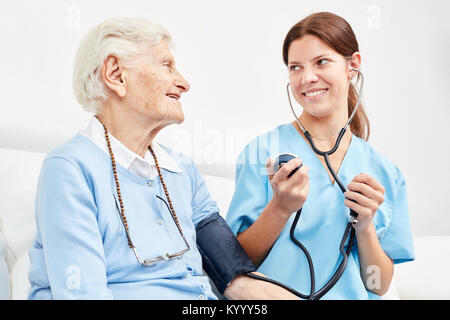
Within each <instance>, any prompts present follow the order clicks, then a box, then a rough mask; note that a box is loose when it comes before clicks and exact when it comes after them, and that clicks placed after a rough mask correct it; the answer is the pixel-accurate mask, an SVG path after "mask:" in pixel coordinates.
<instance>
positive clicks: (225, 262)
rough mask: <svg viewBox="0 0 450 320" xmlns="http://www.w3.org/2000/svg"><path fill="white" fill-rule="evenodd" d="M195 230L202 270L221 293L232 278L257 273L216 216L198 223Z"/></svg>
mask: <svg viewBox="0 0 450 320" xmlns="http://www.w3.org/2000/svg"><path fill="white" fill-rule="evenodd" d="M196 231H197V247H198V249H199V251H200V254H201V255H202V258H203V259H202V261H203V270H205V272H206V273H207V274H208V276H209V278H210V279H211V280H212V282H214V284H215V285H216V288H217V290H218V291H219V292H220V293H221V294H223V292H224V291H225V289H226V287H227V286H228V285H229V284H230V283H231V281H232V280H233V279H234V278H236V277H237V276H239V275H241V274H245V273H247V272H252V271H255V270H256V268H255V266H254V265H253V263H252V261H251V260H250V258H249V256H248V255H247V253H246V252H245V251H244V249H243V248H242V247H241V245H240V243H239V241H238V240H237V239H236V236H235V235H234V234H233V232H232V231H231V229H230V227H229V226H228V224H227V223H226V221H225V220H224V219H223V218H222V217H221V216H220V215H219V214H218V213H213V214H211V215H209V216H208V217H206V218H205V219H203V220H202V221H200V223H199V224H198V225H197V228H196Z"/></svg>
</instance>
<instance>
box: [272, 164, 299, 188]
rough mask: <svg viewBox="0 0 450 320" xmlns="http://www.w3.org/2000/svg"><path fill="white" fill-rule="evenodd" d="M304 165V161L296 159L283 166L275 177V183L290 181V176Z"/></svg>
mask: <svg viewBox="0 0 450 320" xmlns="http://www.w3.org/2000/svg"><path fill="white" fill-rule="evenodd" d="M301 164H302V159H300V158H295V159H292V160H289V161H288V162H287V163H285V164H283V165H282V166H281V167H280V168H279V169H278V171H277V172H276V173H275V174H274V176H273V182H274V183H280V182H281V181H283V180H287V179H289V174H290V173H291V172H292V171H293V170H295V169H296V168H298V167H299V166H300V165H301Z"/></svg>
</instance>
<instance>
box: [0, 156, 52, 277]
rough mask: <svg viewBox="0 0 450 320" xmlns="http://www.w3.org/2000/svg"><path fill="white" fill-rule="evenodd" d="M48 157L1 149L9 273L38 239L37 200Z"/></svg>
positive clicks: (1, 212) (0, 212) (1, 215)
mask: <svg viewBox="0 0 450 320" xmlns="http://www.w3.org/2000/svg"><path fill="white" fill-rule="evenodd" d="M44 157H45V155H44V154H42V153H35V152H29V151H20V150H12V149H4V148H0V159H2V161H1V162H2V165H1V166H0V177H2V179H1V180H0V194H1V195H2V205H1V206H0V220H1V221H2V224H3V230H2V232H3V233H4V237H5V242H6V246H7V248H8V249H10V250H7V253H6V259H7V263H8V267H9V270H12V268H13V266H14V264H15V262H16V261H17V257H19V256H20V255H21V254H22V253H24V252H26V251H28V248H29V246H30V245H31V243H32V241H33V240H34V237H35V233H36V226H35V214H34V200H35V194H36V184H37V179H38V176H39V172H40V168H41V164H42V161H43V160H44Z"/></svg>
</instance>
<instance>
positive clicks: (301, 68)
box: [288, 35, 359, 118]
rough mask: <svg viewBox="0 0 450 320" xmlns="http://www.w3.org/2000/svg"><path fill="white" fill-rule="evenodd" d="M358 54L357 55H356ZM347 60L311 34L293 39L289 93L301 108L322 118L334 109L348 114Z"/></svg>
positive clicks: (352, 73)
mask: <svg viewBox="0 0 450 320" xmlns="http://www.w3.org/2000/svg"><path fill="white" fill-rule="evenodd" d="M358 55H359V54H358ZM350 68H351V66H350V62H349V61H348V60H346V59H345V58H344V57H343V56H342V55H341V54H339V53H338V52H336V51H335V50H334V49H333V48H331V47H329V46H328V45H327V44H326V43H325V42H324V41H322V40H321V39H319V38H318V37H316V36H313V35H305V36H303V37H301V38H300V39H297V40H295V41H293V42H292V43H291V45H290V47H289V50H288V69H289V80H290V83H291V90H292V93H293V95H294V97H295V99H296V100H297V102H298V103H300V105H301V106H302V107H303V110H304V111H306V112H307V113H309V114H310V115H312V116H315V117H318V118H321V117H327V116H330V115H331V114H332V113H334V112H341V113H344V112H345V115H347V112H348V111H347V96H348V90H349V84H350V79H351V77H352V76H354V72H350Z"/></svg>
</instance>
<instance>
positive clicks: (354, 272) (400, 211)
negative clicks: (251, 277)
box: [227, 124, 414, 299]
mask: <svg viewBox="0 0 450 320" xmlns="http://www.w3.org/2000/svg"><path fill="white" fill-rule="evenodd" d="M281 153H293V154H296V155H297V156H298V157H300V158H301V159H302V161H303V164H305V165H306V166H308V167H309V179H310V189H309V194H308V198H307V200H306V202H305V204H304V205H303V209H302V215H301V217H300V220H299V223H298V224H297V227H296V231H295V236H296V237H297V239H298V240H299V241H300V242H301V243H302V244H303V245H304V246H305V247H306V248H307V249H308V251H309V253H310V255H311V257H312V260H313V263H314V268H315V273H316V291H317V290H319V289H320V288H322V287H323V285H325V284H326V283H327V282H328V281H329V279H330V278H331V277H332V275H333V274H334V272H335V271H336V270H337V268H338V266H339V264H340V262H341V260H342V258H341V255H340V252H339V244H340V242H341V239H342V235H343V233H344V230H345V227H346V225H347V221H348V217H349V209H348V208H347V207H345V205H344V195H343V193H342V192H341V190H340V189H339V186H338V185H337V183H334V184H332V183H331V180H330V177H329V175H328V170H327V169H326V168H325V167H324V166H323V165H322V163H321V161H320V159H319V158H318V156H317V155H316V154H315V153H314V151H313V150H312V149H311V147H310V145H309V144H308V143H307V142H306V141H305V139H304V138H303V137H302V136H301V135H300V133H299V132H298V131H297V130H296V129H295V128H294V126H293V125H291V124H284V125H280V126H278V127H277V128H276V129H275V130H272V131H270V132H268V133H266V134H263V135H261V136H259V137H257V138H255V139H254V140H252V141H251V142H250V143H249V144H248V145H247V146H246V147H245V148H244V150H243V151H242V152H241V154H240V155H239V157H238V162H237V165H236V189H235V193H234V196H233V199H232V202H231V204H230V207H229V210H228V214H227V222H228V223H229V225H230V227H231V229H232V230H233V232H234V233H235V234H238V233H240V232H242V231H244V230H245V229H247V228H248V227H249V226H250V225H252V224H253V222H255V220H256V219H257V218H258V216H259V215H260V213H261V212H262V211H263V209H264V208H265V207H266V205H267V204H268V203H269V201H270V200H271V199H272V196H273V194H272V187H271V186H270V183H269V180H268V177H267V171H266V169H265V163H266V161H267V158H269V157H270V158H272V159H275V158H276V157H277V156H278V155H279V154H281ZM360 173H366V174H369V175H371V176H373V177H374V178H375V179H376V180H377V181H378V182H380V183H381V184H382V185H383V186H384V187H385V189H386V192H385V195H384V202H383V203H382V204H381V206H380V207H379V208H378V211H377V213H376V214H375V216H374V218H373V222H374V225H375V228H376V233H377V236H378V239H379V241H380V244H381V247H382V248H383V250H384V251H385V253H386V254H387V255H388V256H389V257H390V258H391V259H392V260H393V261H394V263H401V262H405V261H410V260H413V259H414V248H413V238H412V234H411V227H410V221H409V213H408V201H407V195H406V184H405V180H404V178H403V175H402V173H401V172H400V171H399V169H398V168H397V167H396V166H395V165H394V164H393V163H392V162H390V161H389V160H387V159H386V158H385V157H383V156H382V155H380V154H379V153H378V152H376V151H375V150H374V149H373V148H372V147H371V146H370V145H369V144H368V143H367V142H365V141H364V140H362V139H360V138H358V137H356V136H355V135H353V136H352V140H351V143H350V146H349V148H348V150H347V153H346V155H345V158H344V160H343V162H342V164H341V167H340V169H339V172H338V176H339V178H340V179H341V181H342V183H343V184H344V186H347V185H348V184H349V183H350V182H351V180H352V179H353V178H354V177H355V176H356V175H358V174H360ZM294 217H295V214H292V216H291V217H290V219H289V220H288V222H287V223H286V225H285V227H284V228H283V230H282V232H281V234H280V236H279V238H278V240H277V241H276V242H275V244H274V245H273V247H272V249H271V250H270V252H269V254H268V256H267V258H266V259H265V260H264V262H263V263H262V264H261V266H260V267H259V269H258V271H259V272H262V273H264V274H265V275H267V276H269V277H270V278H272V279H275V280H278V281H281V282H283V283H285V284H287V285H289V286H291V287H293V288H294V289H296V290H298V291H300V292H302V293H304V294H309V291H310V274H309V268H308V262H307V259H306V257H305V255H304V254H303V252H302V251H301V250H300V248H299V247H297V246H296V245H295V244H294V243H293V242H292V240H291V239H290V237H289V231H290V228H291V225H292V222H293V220H294ZM348 238H349V237H348ZM356 240H357V239H356ZM347 243H348V239H347ZM379 298H380V297H379V296H377V295H375V294H373V293H371V292H368V291H367V290H366V288H365V286H364V283H363V281H362V279H361V276H360V267H359V260H358V246H357V241H356V243H354V245H353V248H352V251H351V254H350V257H349V260H348V264H347V268H346V269H345V272H344V273H343V275H342V277H341V279H340V280H339V281H338V282H337V284H336V285H335V286H334V287H333V288H332V289H331V290H330V291H329V292H328V293H327V294H326V295H324V297H323V298H322V299H379Z"/></svg>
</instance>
